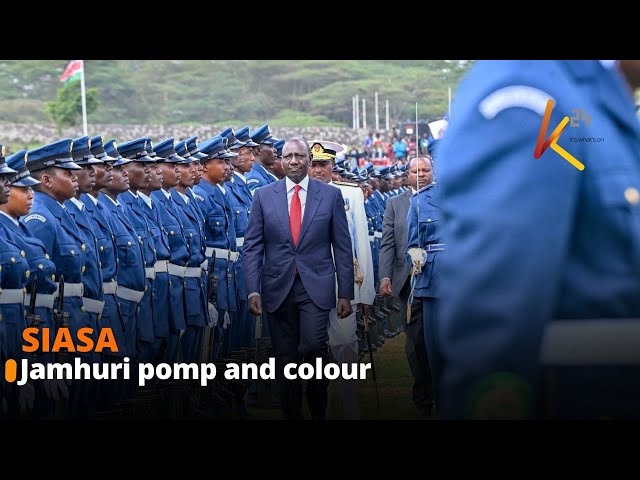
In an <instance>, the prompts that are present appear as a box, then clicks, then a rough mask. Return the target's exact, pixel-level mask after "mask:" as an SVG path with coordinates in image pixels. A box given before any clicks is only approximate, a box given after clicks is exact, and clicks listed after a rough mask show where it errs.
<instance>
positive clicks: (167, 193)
mask: <svg viewBox="0 0 640 480" xmlns="http://www.w3.org/2000/svg"><path fill="white" fill-rule="evenodd" d="M160 191H161V192H162V193H164V196H165V197H167V198H171V193H169V192H168V191H167V190H165V189H164V188H161V189H160Z"/></svg>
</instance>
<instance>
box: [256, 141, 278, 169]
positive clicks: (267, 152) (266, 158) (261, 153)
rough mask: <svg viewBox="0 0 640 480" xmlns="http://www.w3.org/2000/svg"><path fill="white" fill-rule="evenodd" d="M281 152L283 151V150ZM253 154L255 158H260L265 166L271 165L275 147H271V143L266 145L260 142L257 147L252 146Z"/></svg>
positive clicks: (274, 156)
mask: <svg viewBox="0 0 640 480" xmlns="http://www.w3.org/2000/svg"><path fill="white" fill-rule="evenodd" d="M282 153H284V150H283V151H282ZM253 154H254V156H255V157H256V158H260V161H261V162H262V164H263V165H264V166H265V167H270V166H271V165H273V162H275V159H276V149H275V148H273V145H267V144H266V143H261V144H260V145H258V146H257V147H253Z"/></svg>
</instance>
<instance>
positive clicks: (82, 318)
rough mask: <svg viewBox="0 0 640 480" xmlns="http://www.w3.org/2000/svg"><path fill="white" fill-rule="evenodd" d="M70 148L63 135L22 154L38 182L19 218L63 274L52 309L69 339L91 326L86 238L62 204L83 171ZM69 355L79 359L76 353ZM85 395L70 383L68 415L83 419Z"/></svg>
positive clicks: (78, 385)
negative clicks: (59, 297) (25, 212)
mask: <svg viewBox="0 0 640 480" xmlns="http://www.w3.org/2000/svg"><path fill="white" fill-rule="evenodd" d="M72 147H73V145H72V140H71V139H70V138H66V139H63V140H59V141H57V142H54V143H51V144H48V145H44V146H42V147H39V148H36V149H34V150H30V151H29V152H27V168H28V169H29V171H30V172H31V175H32V176H33V177H34V178H35V179H36V180H39V181H40V183H39V184H38V185H35V186H34V189H35V190H36V193H35V195H34V201H33V207H32V208H31V211H30V213H29V215H27V216H25V217H23V218H22V219H21V221H22V222H23V223H24V224H25V225H26V227H27V229H28V230H29V231H30V232H31V233H32V234H33V235H34V236H36V237H37V238H39V239H40V240H41V241H42V243H43V245H44V247H45V251H46V252H47V253H48V254H49V256H50V257H51V259H52V260H53V263H54V264H55V265H56V275H59V276H60V277H59V278H62V277H63V276H64V301H63V308H62V310H63V311H60V308H59V307H58V306H57V307H56V311H55V313H57V314H58V318H57V320H56V325H57V328H60V327H68V328H69V333H70V334H71V337H72V338H77V334H78V330H79V329H80V328H83V327H89V328H91V322H90V319H89V318H88V317H87V316H86V315H85V312H84V310H85V308H84V306H83V297H84V289H85V287H84V285H83V281H84V277H83V274H84V272H85V270H86V268H87V266H86V265H87V254H86V245H85V239H84V237H83V235H82V233H81V232H80V230H79V229H78V226H77V225H76V223H75V222H74V220H73V219H72V218H71V215H69V212H68V209H67V208H66V207H65V206H64V202H65V201H67V200H69V199H70V198H73V197H74V196H75V194H76V192H77V189H78V182H77V177H76V175H75V173H74V171H77V170H81V169H82V167H80V166H79V165H77V164H75V163H74V162H73V158H72V155H71V150H72ZM83 245H84V249H83V248H82V247H83ZM65 315H68V319H67V317H65ZM70 355H71V356H72V357H73V356H80V357H81V358H82V356H81V355H79V352H71V353H70ZM87 395H88V391H87V390H86V385H83V382H74V384H72V385H71V392H70V405H69V410H68V413H69V414H70V415H71V416H74V417H80V418H85V417H87V415H88V404H87V398H88V397H87Z"/></svg>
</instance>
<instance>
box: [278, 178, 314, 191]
mask: <svg viewBox="0 0 640 480" xmlns="http://www.w3.org/2000/svg"><path fill="white" fill-rule="evenodd" d="M284 178H286V180H285V182H286V184H287V192H290V191H291V190H293V187H295V186H296V185H300V187H302V190H304V191H305V192H306V191H307V190H308V189H309V175H306V176H305V177H304V178H303V179H302V180H301V181H300V183H297V184H296V183H294V182H293V180H291V179H290V178H289V177H284Z"/></svg>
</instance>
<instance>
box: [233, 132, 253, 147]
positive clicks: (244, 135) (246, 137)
mask: <svg viewBox="0 0 640 480" xmlns="http://www.w3.org/2000/svg"><path fill="white" fill-rule="evenodd" d="M236 138H237V139H238V141H240V142H242V143H244V145H243V147H257V146H258V144H257V143H256V142H254V141H253V140H251V135H250V134H249V127H242V128H239V129H238V130H236ZM238 148H240V147H238Z"/></svg>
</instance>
